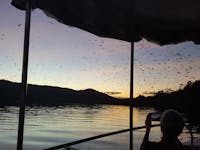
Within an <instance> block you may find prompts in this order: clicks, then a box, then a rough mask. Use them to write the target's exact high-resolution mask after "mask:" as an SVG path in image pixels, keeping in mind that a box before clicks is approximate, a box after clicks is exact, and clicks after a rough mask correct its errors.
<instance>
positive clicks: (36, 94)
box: [0, 80, 124, 106]
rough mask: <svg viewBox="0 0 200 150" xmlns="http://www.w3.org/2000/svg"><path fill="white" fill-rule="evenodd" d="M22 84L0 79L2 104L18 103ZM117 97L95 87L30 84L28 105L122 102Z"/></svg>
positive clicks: (0, 103)
mask: <svg viewBox="0 0 200 150" xmlns="http://www.w3.org/2000/svg"><path fill="white" fill-rule="evenodd" d="M20 86H21V84H19V83H15V82H10V81H6V80H0V99H1V100H0V106H6V105H18V102H19V100H20V95H21V88H20ZM122 102H124V101H122V100H118V99H115V98H113V97H111V96H108V95H106V94H104V93H101V92H98V91H96V90H93V89H86V90H80V91H75V90H72V89H67V88H60V87H52V86H40V85H29V86H28V96H27V100H26V104H27V105H65V104H70V103H81V104H122Z"/></svg>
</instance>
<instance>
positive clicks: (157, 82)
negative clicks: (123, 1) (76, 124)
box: [0, 0, 200, 98]
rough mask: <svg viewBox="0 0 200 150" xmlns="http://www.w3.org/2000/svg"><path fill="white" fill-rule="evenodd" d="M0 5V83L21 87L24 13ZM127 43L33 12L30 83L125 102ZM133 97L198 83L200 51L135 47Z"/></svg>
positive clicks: (190, 46)
mask: <svg viewBox="0 0 200 150" xmlns="http://www.w3.org/2000/svg"><path fill="white" fill-rule="evenodd" d="M10 2H11V0H0V20H1V22H0V79H5V80H10V81H14V82H21V72H22V56H23V36H24V22H25V21H24V20H25V12H23V11H20V10H18V9H16V8H14V7H13V6H11V5H10ZM130 47H131V45H130V43H128V42H125V41H120V40H116V39H109V38H102V37H97V36H95V35H93V34H91V33H88V32H85V31H83V30H80V29H77V28H75V27H69V26H66V25H63V24H61V23H59V22H57V21H56V20H54V19H52V18H49V17H47V16H46V15H45V14H44V13H43V12H42V11H40V10H39V9H36V10H34V11H33V12H32V18H31V36H30V53H29V68H28V83H31V84H39V85H51V86H58V87H65V88H71V89H74V90H83V89H87V88H92V89H95V90H97V91H100V92H104V93H107V94H110V95H111V96H114V97H121V98H125V97H129V92H130V90H129V84H130V83H129V82H130V81H129V80H130ZM134 53H135V57H134V97H136V96H138V95H149V94H151V93H154V92H157V91H160V90H169V89H171V90H176V89H179V88H181V87H183V86H184V85H185V84H186V83H187V82H188V81H195V80H199V79H200V45H195V44H194V43H193V42H191V41H187V42H184V43H180V44H176V45H166V46H159V45H156V44H154V43H150V42H148V41H146V40H145V39H143V40H142V41H140V42H137V43H135V52H134Z"/></svg>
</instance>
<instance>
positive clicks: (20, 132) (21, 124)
mask: <svg viewBox="0 0 200 150" xmlns="http://www.w3.org/2000/svg"><path fill="white" fill-rule="evenodd" d="M30 21H31V3H30V0H26V18H25V31H24V51H23V68H22V83H21V86H22V87H21V88H22V97H21V101H20V110H19V123H18V138H17V150H22V149H23V136H24V118H25V100H26V96H27V74H28V54H29V38H30Z"/></svg>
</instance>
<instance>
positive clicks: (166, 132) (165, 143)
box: [140, 109, 189, 150]
mask: <svg viewBox="0 0 200 150" xmlns="http://www.w3.org/2000/svg"><path fill="white" fill-rule="evenodd" d="M145 126H146V133H145V135H144V138H143V142H142V144H141V147H140V150H188V149H189V148H188V147H185V146H183V144H182V143H181V141H180V140H179V139H178V136H179V135H180V134H181V133H182V131H183V128H184V119H183V117H182V116H181V114H180V113H179V112H178V111H176V110H173V109H169V110H166V111H164V113H163V114H162V116H161V118H160V128H161V132H162V138H161V140H160V141H159V142H151V141H149V133H150V130H151V116H150V114H148V115H147V118H146V121H145Z"/></svg>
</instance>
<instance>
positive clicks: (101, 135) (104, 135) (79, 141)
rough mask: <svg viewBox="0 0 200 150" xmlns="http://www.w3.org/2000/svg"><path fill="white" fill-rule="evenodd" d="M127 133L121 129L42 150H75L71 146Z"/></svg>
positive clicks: (140, 127) (141, 127) (137, 128)
mask: <svg viewBox="0 0 200 150" xmlns="http://www.w3.org/2000/svg"><path fill="white" fill-rule="evenodd" d="M157 126H160V125H159V124H155V125H152V127H157ZM144 128H145V126H139V127H134V128H133V129H132V130H139V129H144ZM129 131H130V129H123V130H119V131H114V132H109V133H105V134H100V135H97V136H93V137H89V138H85V139H81V140H77V141H73V142H69V143H66V144H62V145H58V146H54V147H50V148H47V149H44V150H58V149H61V148H64V149H66V150H75V149H74V148H72V147H71V146H74V145H77V144H81V143H85V142H88V141H92V140H96V139H99V138H103V137H107V136H112V135H116V134H120V133H124V132H129Z"/></svg>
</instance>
